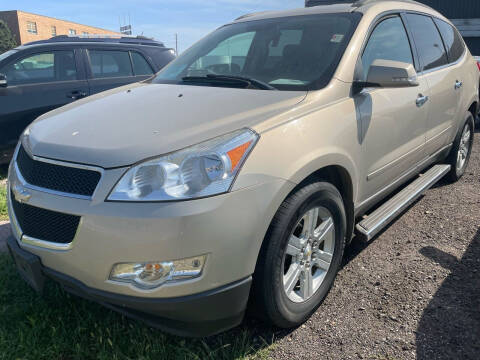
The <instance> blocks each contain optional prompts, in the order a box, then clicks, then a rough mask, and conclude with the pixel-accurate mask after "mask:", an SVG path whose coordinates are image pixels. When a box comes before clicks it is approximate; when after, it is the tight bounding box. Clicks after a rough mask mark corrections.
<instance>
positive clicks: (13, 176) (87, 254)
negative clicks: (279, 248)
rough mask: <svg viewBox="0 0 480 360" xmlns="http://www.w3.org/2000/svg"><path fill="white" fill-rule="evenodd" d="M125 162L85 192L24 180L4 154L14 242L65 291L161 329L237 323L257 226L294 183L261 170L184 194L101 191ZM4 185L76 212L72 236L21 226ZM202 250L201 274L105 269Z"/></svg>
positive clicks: (261, 227)
mask: <svg viewBox="0 0 480 360" xmlns="http://www.w3.org/2000/svg"><path fill="white" fill-rule="evenodd" d="M124 172H125V169H110V170H105V171H104V172H103V174H102V178H101V180H100V182H99V184H98V186H97V189H96V190H95V193H94V194H93V196H92V197H91V198H89V199H84V198H75V197H72V196H68V194H58V193H52V192H50V191H46V190H44V189H40V188H36V187H32V186H30V185H29V184H27V183H25V181H24V179H23V178H22V177H21V174H20V173H19V170H18V168H17V166H16V162H12V164H11V167H10V172H9V179H8V180H9V181H8V190H7V194H8V202H9V206H8V207H9V215H10V219H11V224H12V229H13V234H14V237H15V240H16V241H15V242H16V244H17V247H18V248H19V249H21V250H22V251H24V252H26V253H27V254H31V255H32V256H35V257H37V258H38V262H39V264H41V271H37V272H39V273H42V274H43V275H46V276H48V277H51V278H53V279H54V280H55V281H57V282H59V283H62V284H63V285H64V287H65V288H66V290H67V291H71V292H73V293H76V294H78V295H80V296H83V297H86V298H88V299H92V300H94V301H96V302H99V303H102V304H104V305H106V306H108V307H110V308H113V309H115V310H117V311H121V312H123V313H126V314H127V315H129V316H133V317H136V318H141V319H143V320H145V321H147V322H149V323H152V324H155V325H156V326H158V327H162V328H164V329H165V330H167V331H170V332H174V333H176V334H182V335H189V334H193V335H199V336H203V335H210V334H212V333H215V332H220V331H223V330H226V329H228V328H230V327H232V326H235V325H237V324H238V323H239V322H240V321H241V319H242V317H243V313H244V311H245V308H246V303H247V299H248V293H249V288H250V282H251V276H252V274H253V272H254V270H255V266H256V262H257V257H258V254H259V251H260V247H261V244H262V241H263V238H264V236H265V233H266V231H267V229H268V226H269V224H270V222H271V219H272V218H273V216H274V214H275V212H276V211H277V209H278V207H279V206H280V204H281V202H282V201H283V199H284V198H285V197H286V196H287V194H288V193H289V192H290V191H291V190H292V189H293V187H294V186H295V185H294V184H293V183H290V182H288V181H285V180H282V179H278V178H271V177H267V176H263V177H255V180H254V181H250V183H251V184H252V185H250V186H246V187H242V188H240V189H238V190H235V191H232V192H230V193H227V194H223V195H218V196H213V197H209V198H204V199H198V200H192V201H179V202H170V203H119V202H108V201H105V199H106V198H107V196H108V193H109V192H110V190H111V189H112V188H113V186H114V185H115V183H116V181H118V179H119V178H120V177H121V176H122V175H123V173H124ZM11 189H13V190H14V191H15V196H18V195H19V194H24V192H22V191H23V190H25V191H26V192H28V198H26V200H25V201H24V202H25V203H26V204H27V205H28V206H31V207H37V208H41V209H46V210H51V211H53V212H58V213H62V214H70V215H74V216H78V217H79V218H80V222H79V224H78V228H77V230H76V233H75V236H74V238H73V241H72V242H70V243H68V244H62V245H65V246H60V247H59V246H57V247H55V246H54V247H52V243H49V244H46V243H45V242H42V241H41V240H42V239H33V240H32V238H29V236H27V235H28V234H24V233H23V232H22V229H21V226H19V223H18V221H17V219H16V216H15V213H14V211H13V207H12V199H11V193H12V192H11V191H10V190H11ZM22 189H23V190H22ZM13 190H12V191H13ZM17 200H18V199H17ZM42 224H44V223H42ZM37 240H40V241H37ZM54 245H55V244H54ZM11 247H12V246H11ZM200 255H206V263H205V266H204V268H203V271H202V274H201V276H199V277H197V278H193V279H189V280H184V281H177V282H168V283H165V284H163V285H162V286H160V287H158V288H156V289H151V290H145V289H139V288H138V287H135V286H134V285H132V284H129V283H119V282H115V281H111V280H110V279H109V277H110V272H111V270H112V267H113V266H114V265H115V264H118V263H132V262H135V263H138V262H153V261H155V262H157V261H159V262H161V261H174V260H180V259H185V258H191V257H195V256H200ZM39 266H40V265H39ZM212 299H213V300H212ZM211 304H213V305H211ZM158 324H163V325H158ZM165 324H166V325H165ZM177 324H180V325H178V326H177ZM185 329H186V330H185Z"/></svg>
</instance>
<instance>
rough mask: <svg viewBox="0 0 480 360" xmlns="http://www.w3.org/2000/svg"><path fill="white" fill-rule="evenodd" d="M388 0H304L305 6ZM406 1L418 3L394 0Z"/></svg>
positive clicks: (355, 5) (358, 5) (401, 0)
mask: <svg viewBox="0 0 480 360" xmlns="http://www.w3.org/2000/svg"><path fill="white" fill-rule="evenodd" d="M381 1H388V0H305V7H312V6H319V5H333V4H352V6H354V7H360V6H362V5H367V4H371V3H375V2H381ZM395 1H400V2H406V3H414V4H418V2H417V1H415V0H395Z"/></svg>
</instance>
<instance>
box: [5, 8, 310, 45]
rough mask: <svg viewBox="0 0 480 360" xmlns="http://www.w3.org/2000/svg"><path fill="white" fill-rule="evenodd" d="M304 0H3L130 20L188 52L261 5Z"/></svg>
mask: <svg viewBox="0 0 480 360" xmlns="http://www.w3.org/2000/svg"><path fill="white" fill-rule="evenodd" d="M304 4H305V2H304V0H81V1H78V0H76V1H70V0H61V1H59V0H42V1H38V0H16V1H13V0H2V1H1V2H0V11H1V10H23V11H27V12H32V13H36V14H40V15H47V16H51V17H55V18H59V19H63V20H70V21H74V22H78V23H81V24H85V25H91V26H97V27H101V28H105V29H110V30H115V31H118V29H119V26H120V23H122V25H123V23H125V22H127V23H128V18H129V17H130V22H131V24H132V26H133V32H134V35H141V34H143V35H145V36H148V37H154V38H155V39H156V40H160V41H163V42H164V43H165V45H166V46H168V47H172V48H174V47H175V33H177V34H178V50H179V52H182V51H183V50H185V49H186V48H188V47H189V46H191V45H192V44H193V43H195V42H196V41H198V40H200V39H201V38H202V37H204V36H205V35H207V34H208V33H210V32H211V31H213V30H215V29H216V28H217V27H219V26H221V25H223V24H225V23H228V22H231V21H232V20H234V19H235V18H237V17H239V16H241V15H244V14H247V13H251V12H257V11H265V10H282V9H294V8H299V7H303V6H304Z"/></svg>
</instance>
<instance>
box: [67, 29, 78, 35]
mask: <svg viewBox="0 0 480 360" xmlns="http://www.w3.org/2000/svg"><path fill="white" fill-rule="evenodd" d="M68 35H77V30H75V29H69V30H68Z"/></svg>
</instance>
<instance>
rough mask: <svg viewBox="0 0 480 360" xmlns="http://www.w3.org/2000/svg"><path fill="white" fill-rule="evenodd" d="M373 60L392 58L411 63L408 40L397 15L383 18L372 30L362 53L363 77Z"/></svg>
mask: <svg viewBox="0 0 480 360" xmlns="http://www.w3.org/2000/svg"><path fill="white" fill-rule="evenodd" d="M375 60H392V61H401V62H404V63H409V64H413V56H412V49H411V48H410V42H409V41H408V36H407V33H406V31H405V27H404V26H403V22H402V20H401V19H400V17H399V16H395V17H391V18H388V19H386V20H383V21H382V22H381V23H379V24H378V25H377V27H376V28H375V30H373V32H372V34H371V35H370V39H368V43H367V46H366V47H365V50H364V52H363V55H362V65H363V72H364V79H366V78H367V74H368V70H369V69H370V66H371V65H372V63H373V62H374V61H375Z"/></svg>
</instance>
